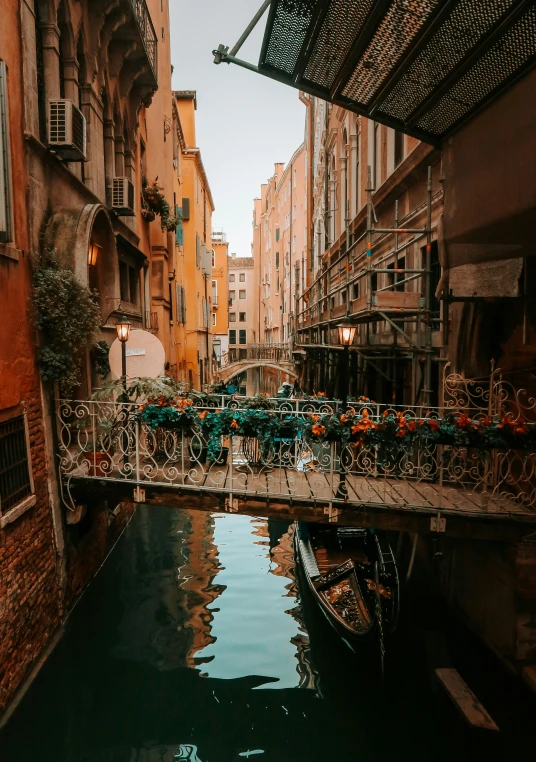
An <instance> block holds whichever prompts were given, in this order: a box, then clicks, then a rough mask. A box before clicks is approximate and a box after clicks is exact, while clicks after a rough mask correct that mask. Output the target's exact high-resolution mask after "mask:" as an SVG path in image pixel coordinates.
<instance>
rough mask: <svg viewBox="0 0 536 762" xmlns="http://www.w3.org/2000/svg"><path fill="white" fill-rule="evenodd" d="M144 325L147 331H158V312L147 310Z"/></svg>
mask: <svg viewBox="0 0 536 762" xmlns="http://www.w3.org/2000/svg"><path fill="white" fill-rule="evenodd" d="M144 326H145V330H146V331H150V332H151V333H158V312H146V313H145V315H144Z"/></svg>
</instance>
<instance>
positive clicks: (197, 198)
mask: <svg viewBox="0 0 536 762" xmlns="http://www.w3.org/2000/svg"><path fill="white" fill-rule="evenodd" d="M195 203H196V204H198V203H199V176H198V174H197V172H196V175H195Z"/></svg>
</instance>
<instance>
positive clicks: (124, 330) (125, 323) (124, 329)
mask: <svg viewBox="0 0 536 762" xmlns="http://www.w3.org/2000/svg"><path fill="white" fill-rule="evenodd" d="M131 328H132V325H131V323H130V321H129V320H127V318H126V317H125V315H121V317H120V318H119V320H118V322H117V323H116V324H115V330H116V331H117V338H118V339H119V341H120V342H121V375H122V377H123V394H122V395H121V396H122V398H123V399H122V400H121V402H123V403H127V402H128V394H127V341H128V337H129V336H130V329H131ZM123 412H124V415H123V419H124V420H123V465H128V463H129V458H128V434H127V429H126V423H127V416H128V408H126V407H125V408H124V410H123Z"/></svg>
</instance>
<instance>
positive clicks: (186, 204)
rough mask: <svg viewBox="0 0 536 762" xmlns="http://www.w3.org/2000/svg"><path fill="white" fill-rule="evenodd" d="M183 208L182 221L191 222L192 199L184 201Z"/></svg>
mask: <svg viewBox="0 0 536 762" xmlns="http://www.w3.org/2000/svg"><path fill="white" fill-rule="evenodd" d="M181 208H182V219H183V220H189V219H190V199H189V198H183V199H182V207H181Z"/></svg>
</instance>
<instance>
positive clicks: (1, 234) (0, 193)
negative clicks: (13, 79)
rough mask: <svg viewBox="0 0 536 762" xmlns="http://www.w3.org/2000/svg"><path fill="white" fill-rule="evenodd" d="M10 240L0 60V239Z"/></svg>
mask: <svg viewBox="0 0 536 762" xmlns="http://www.w3.org/2000/svg"><path fill="white" fill-rule="evenodd" d="M11 240H12V230H11V160H10V148H9V112H8V107H7V69H6V65H5V63H4V61H0V241H3V242H7V241H11Z"/></svg>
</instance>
